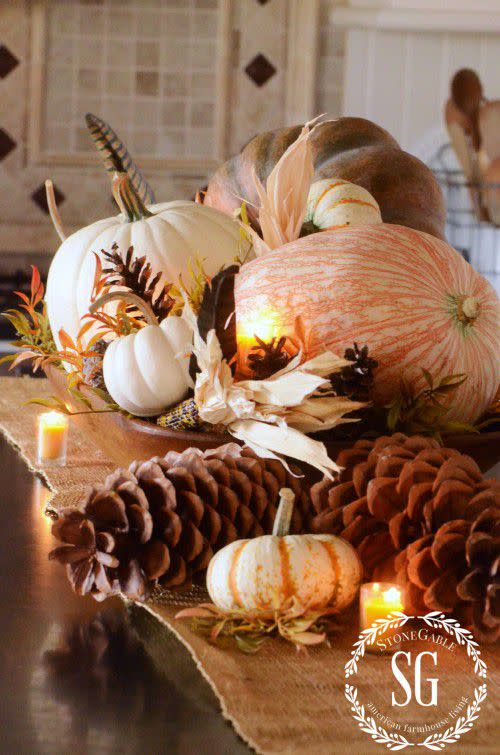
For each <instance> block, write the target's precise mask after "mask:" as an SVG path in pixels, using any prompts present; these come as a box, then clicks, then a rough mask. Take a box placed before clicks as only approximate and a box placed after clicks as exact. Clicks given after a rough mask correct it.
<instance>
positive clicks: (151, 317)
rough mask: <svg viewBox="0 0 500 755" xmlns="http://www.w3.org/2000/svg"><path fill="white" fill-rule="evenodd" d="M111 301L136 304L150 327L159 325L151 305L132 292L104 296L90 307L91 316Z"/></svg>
mask: <svg viewBox="0 0 500 755" xmlns="http://www.w3.org/2000/svg"><path fill="white" fill-rule="evenodd" d="M110 301H129V302H130V303H131V304H134V305H135V306H136V307H137V309H138V310H139V311H140V312H142V314H143V315H144V317H145V318H146V322H147V323H148V325H159V322H158V318H157V317H156V315H155V313H154V312H153V310H152V309H151V307H150V306H149V304H146V302H145V301H144V300H143V299H141V297H140V296H137V294H134V293H132V292H131V291H112V292H111V293H109V294H104V296H101V297H100V298H99V299H96V301H94V302H92V304H91V305H90V307H89V312H90V314H92V315H93V314H94V313H95V312H97V310H98V309H101V308H102V307H103V306H104V305H105V304H107V303H108V302H110Z"/></svg>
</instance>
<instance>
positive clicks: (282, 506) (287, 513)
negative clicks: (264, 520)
mask: <svg viewBox="0 0 500 755" xmlns="http://www.w3.org/2000/svg"><path fill="white" fill-rule="evenodd" d="M294 503H295V493H294V492H293V490H290V488H281V490H280V502H279V506H278V511H277V512H276V518H275V520H274V525H273V535H275V536H276V537H284V536H285V535H288V533H289V532H290V524H291V522H292V514H293V504H294Z"/></svg>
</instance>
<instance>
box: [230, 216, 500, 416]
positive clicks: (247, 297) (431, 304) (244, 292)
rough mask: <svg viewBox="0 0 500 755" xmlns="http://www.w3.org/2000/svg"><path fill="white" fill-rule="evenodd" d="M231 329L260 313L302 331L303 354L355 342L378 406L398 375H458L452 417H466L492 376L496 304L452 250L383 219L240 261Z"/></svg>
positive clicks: (499, 371)
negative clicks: (365, 349) (371, 372)
mask: <svg viewBox="0 0 500 755" xmlns="http://www.w3.org/2000/svg"><path fill="white" fill-rule="evenodd" d="M235 301H236V318H237V328H238V332H240V331H243V330H244V324H245V321H247V320H249V319H251V318H252V317H253V319H255V317H256V313H258V312H259V311H265V312H271V313H273V318H274V320H275V322H276V323H277V331H278V332H279V333H283V334H287V333H288V334H290V333H292V332H293V329H294V323H295V318H296V316H297V315H298V314H300V315H301V316H302V318H303V321H304V324H305V325H306V327H309V328H310V331H311V341H310V344H309V346H308V349H309V351H308V354H307V356H308V357H310V356H313V355H314V354H317V353H318V352H320V351H321V350H323V349H325V348H328V349H332V350H333V351H334V352H336V353H337V354H342V353H343V351H344V349H345V348H347V347H348V346H351V345H352V343H353V342H354V341H356V342H358V343H361V344H368V345H369V347H370V351H371V353H372V355H373V357H374V358H376V359H377V360H378V361H379V367H378V369H377V370H376V374H375V396H374V397H375V400H377V401H378V402H381V403H385V402H387V401H388V400H390V399H391V398H392V397H393V396H394V395H395V393H396V391H397V390H398V388H399V381H400V377H401V376H402V375H404V376H405V377H406V378H407V379H408V380H409V381H410V382H411V383H413V384H414V385H416V386H420V385H423V378H422V375H421V369H420V368H422V367H424V368H426V369H427V370H429V371H430V372H431V374H432V375H433V376H435V377H438V376H442V375H446V374H450V373H465V374H466V375H467V376H468V379H467V380H466V381H465V382H464V383H463V384H462V385H461V386H460V388H459V389H458V391H457V392H456V394H454V396H453V404H452V406H451V408H450V415H449V416H450V419H451V418H453V419H455V420H459V421H469V422H470V421H474V420H476V419H477V418H478V417H479V416H480V415H481V414H482V413H483V412H484V411H485V409H486V408H487V406H488V405H489V404H490V402H491V401H492V399H493V397H494V396H495V392H496V390H497V386H498V383H499V380H500V362H499V358H498V357H499V354H500V334H499V327H498V326H499V300H498V297H497V295H496V293H495V292H494V290H493V288H492V286H491V285H490V284H489V283H488V281H487V280H486V279H485V278H484V277H483V276H482V275H480V274H479V273H478V272H476V271H475V270H474V269H473V268H472V267H471V266H470V265H469V264H468V263H467V262H466V261H465V260H464V259H463V258H462V257H461V256H460V255H459V254H458V253H457V252H456V251H455V250H454V249H452V247H450V246H449V245H448V244H446V243H445V242H443V241H440V240H439V239H436V238H434V237H432V236H430V235H428V234H426V233H422V232H420V231H415V230H412V229H409V228H405V227H403V226H397V225H390V224H388V223H381V224H380V225H374V226H363V227H357V228H345V229H341V230H337V231H324V232H322V233H314V234H312V235H310V236H306V237H304V238H301V239H298V240H297V241H294V242H291V243H289V244H286V245H285V246H284V247H282V248H280V249H277V250H274V251H273V252H271V253H270V254H268V255H265V256H263V257H259V258H258V259H255V260H252V261H251V262H248V263H247V264H245V265H244V266H243V267H242V268H241V270H240V273H239V274H238V275H237V276H236V285H235Z"/></svg>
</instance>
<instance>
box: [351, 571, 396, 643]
mask: <svg viewBox="0 0 500 755" xmlns="http://www.w3.org/2000/svg"><path fill="white" fill-rule="evenodd" d="M402 610H403V601H402V597H401V590H400V589H399V587H398V586H397V585H395V584H392V583H391V582H366V583H365V584H364V585H361V590H360V593H359V617H360V624H361V630H363V629H368V627H370V626H371V625H372V624H373V623H374V622H375V621H376V620H377V619H386V618H387V616H388V615H389V614H390V613H392V612H393V611H402ZM395 636H396V630H394V629H393V628H392V627H391V628H389V629H386V630H385V631H384V632H383V633H381V634H380V636H378V637H377V639H376V640H375V642H374V643H373V644H371V645H367V650H368V651H369V652H371V653H387V652H389V653H390V652H392V651H393V650H394V649H396V648H397V646H398V643H394V638H395Z"/></svg>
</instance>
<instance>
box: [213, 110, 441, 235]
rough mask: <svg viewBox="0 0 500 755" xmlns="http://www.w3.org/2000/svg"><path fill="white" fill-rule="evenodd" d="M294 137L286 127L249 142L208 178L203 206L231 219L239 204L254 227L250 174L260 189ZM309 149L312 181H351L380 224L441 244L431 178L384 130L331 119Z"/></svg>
mask: <svg viewBox="0 0 500 755" xmlns="http://www.w3.org/2000/svg"><path fill="white" fill-rule="evenodd" d="M300 131H301V127H300V126H290V127H287V128H280V129H276V130H275V131H266V132H265V133H262V134H258V135H257V136H255V137H254V138H253V139H251V140H250V141H249V142H248V143H247V144H246V145H245V146H244V147H243V149H242V150H241V152H240V153H239V154H238V155H236V156H235V157H233V158H231V159H230V160H228V161H227V162H225V163H224V164H223V165H222V166H221V167H220V168H219V169H218V170H217V171H216V173H214V175H213V176H212V178H211V179H210V181H209V184H208V189H207V192H206V195H205V200H204V201H205V204H206V205H210V206H211V207H215V208H217V209H218V210H222V211H223V212H226V213H227V214H228V215H231V214H232V213H233V211H234V210H236V209H238V208H239V207H240V205H241V200H242V199H245V200H246V201H247V203H248V207H247V210H248V214H249V216H250V217H251V219H252V220H253V221H255V223H257V215H258V208H259V205H260V200H259V196H258V193H257V190H256V187H255V180H254V171H255V173H256V174H257V176H258V177H259V179H260V181H261V182H262V183H263V184H264V185H265V183H266V179H267V177H268V176H269V174H270V173H271V171H272V170H273V168H274V166H275V165H276V163H277V162H278V160H279V159H280V157H281V156H282V155H283V153H284V152H285V151H286V149H287V148H288V147H289V146H290V145H291V144H292V143H293V142H294V141H295V140H296V139H297V137H298V136H299V133H300ZM310 143H311V149H312V158H313V162H314V178H315V179H316V180H319V179H321V178H328V179H331V178H333V177H334V178H336V179H337V178H341V179H344V180H346V181H352V182H353V183H355V184H358V185H359V186H362V187H363V188H365V189H366V190H367V191H369V192H370V194H371V195H372V196H373V197H374V198H375V199H376V201H377V203H378V205H379V207H380V212H381V214H382V220H383V221H384V223H397V224H399V225H404V226H408V227H409V228H415V229H417V230H419V231H426V232H427V233H430V234H432V235H433V236H437V237H438V238H444V224H445V218H446V211H445V206H444V200H443V194H442V192H441V189H440V188H439V184H438V182H437V179H436V177H435V176H434V174H433V173H432V171H431V170H430V169H429V168H428V167H427V166H426V165H424V163H423V162H421V161H420V160H418V159H417V158H416V157H414V156H413V155H410V154H408V152H404V151H403V150H402V149H401V148H400V146H399V144H398V143H397V141H396V140H395V139H394V138H393V137H392V136H391V135H390V134H389V133H388V132H387V131H385V129H383V128H381V127H380V126H377V125H376V124H375V123H372V122H371V121H368V120H366V119H365V118H336V119H335V120H333V121H325V122H324V123H319V124H318V125H317V126H315V128H314V131H313V133H312V135H311V138H310Z"/></svg>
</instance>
